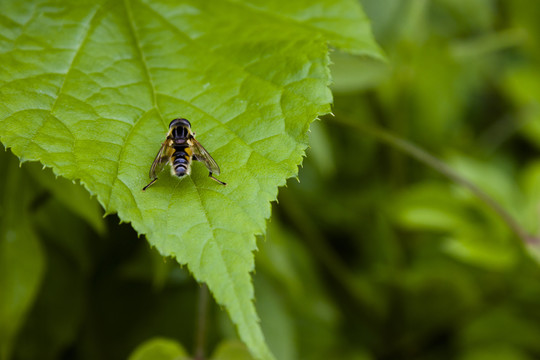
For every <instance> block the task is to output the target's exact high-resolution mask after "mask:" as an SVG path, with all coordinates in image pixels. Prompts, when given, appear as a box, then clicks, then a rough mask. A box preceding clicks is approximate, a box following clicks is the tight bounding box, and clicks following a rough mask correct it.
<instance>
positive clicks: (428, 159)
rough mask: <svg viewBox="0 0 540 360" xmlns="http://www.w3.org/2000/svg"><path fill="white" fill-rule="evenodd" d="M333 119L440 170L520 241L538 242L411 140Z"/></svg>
mask: <svg viewBox="0 0 540 360" xmlns="http://www.w3.org/2000/svg"><path fill="white" fill-rule="evenodd" d="M333 120H334V121H335V122H337V123H340V124H343V125H346V126H349V127H352V128H355V129H357V130H359V131H362V132H364V133H366V134H368V135H371V136H373V137H375V138H377V139H378V140H380V141H382V142H384V143H386V144H388V145H390V146H392V147H394V148H396V149H398V150H401V151H403V152H404V153H406V154H408V155H409V156H411V157H413V158H415V159H416V160H418V161H420V162H422V163H424V164H426V165H428V166H430V167H431V168H433V169H434V170H436V171H438V172H440V173H441V174H443V175H444V176H446V177H448V178H449V179H450V180H452V181H454V182H455V183H456V184H459V185H461V186H463V187H465V188H467V189H469V191H471V192H472V193H473V194H474V195H475V196H476V197H478V198H479V199H480V200H482V201H483V202H484V203H485V204H486V205H487V206H488V207H490V208H491V209H492V210H493V211H495V212H496V213H497V215H499V216H500V217H501V219H502V220H503V221H504V222H505V223H506V224H507V225H508V227H509V228H510V229H511V230H512V231H513V232H514V233H515V234H516V235H517V237H518V238H519V239H521V241H522V242H523V243H524V244H526V245H529V244H539V243H540V239H539V238H538V237H535V236H533V235H531V234H529V233H528V232H527V231H525V229H523V228H522V227H521V225H520V224H519V223H518V222H517V221H516V220H515V219H514V218H513V217H512V215H510V214H509V213H508V212H507V211H506V210H505V209H504V208H503V207H502V206H501V205H500V204H499V203H498V202H497V201H495V199H493V198H492V197H491V196H489V195H488V194H487V193H485V192H484V191H483V190H482V189H480V188H479V187H478V186H476V185H475V184H473V183H472V182H470V181H469V180H467V179H465V178H464V177H462V176H461V175H459V174H458V173H457V172H455V171H454V170H453V169H452V168H451V167H450V166H448V165H447V164H445V163H444V162H443V161H442V160H440V159H438V158H437V157H435V156H433V155H431V154H430V153H428V152H427V151H425V150H423V149H421V148H419V147H418V146H416V145H414V144H412V143H411V142H409V141H407V140H405V139H402V138H399V137H397V136H396V135H393V134H391V133H390V132H388V131H386V130H384V129H381V128H378V127H375V126H372V125H368V124H363V123H360V122H354V121H350V120H346V119H345V118H344V117H342V116H336V117H334V118H333Z"/></svg>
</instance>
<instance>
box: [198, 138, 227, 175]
mask: <svg viewBox="0 0 540 360" xmlns="http://www.w3.org/2000/svg"><path fill="white" fill-rule="evenodd" d="M191 142H192V150H193V155H194V158H195V160H197V161H201V162H203V163H204V165H206V167H207V168H208V170H209V171H210V173H214V174H216V175H219V173H220V170H219V166H218V164H217V163H216V161H215V160H214V159H213V158H212V156H210V154H209V153H208V151H206V149H205V148H204V147H203V146H202V145H201V143H200V142H198V141H197V140H195V138H191Z"/></svg>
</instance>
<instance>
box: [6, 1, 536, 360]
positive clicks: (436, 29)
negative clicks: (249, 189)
mask: <svg viewBox="0 0 540 360" xmlns="http://www.w3.org/2000/svg"><path fill="white" fill-rule="evenodd" d="M362 3H363V6H364V8H365V9H366V12H367V13H368V16H369V17H370V19H371V21H372V25H373V28H374V31H375V35H376V37H377V39H378V41H379V42H380V44H381V45H382V47H383V48H384V49H385V51H386V52H387V55H388V62H387V63H386V64H382V63H379V62H374V61H371V60H366V59H363V58H358V57H351V56H348V55H344V54H341V53H339V52H334V53H333V54H332V60H333V62H334V65H333V68H332V73H333V76H334V85H333V91H334V113H335V117H331V116H329V117H327V118H325V119H323V121H321V122H317V123H315V124H314V125H313V127H312V131H311V142H310V144H311V149H310V150H309V153H308V157H307V158H306V159H305V161H304V166H303V168H302V169H301V171H300V176H299V181H296V180H292V181H290V182H289V184H288V186H287V188H284V189H282V191H281V192H280V196H279V201H278V203H277V204H275V206H274V209H273V216H272V219H271V221H270V222H269V224H268V231H267V236H266V237H265V239H259V240H260V241H259V242H258V244H259V252H258V253H257V267H256V268H257V271H256V274H255V277H254V281H255V289H256V305H257V309H258V312H259V314H260V316H261V320H262V327H263V330H264V333H265V336H266V339H267V342H268V344H269V346H270V348H271V349H272V351H273V352H274V354H275V355H276V357H277V358H278V359H280V360H292V359H321V360H322V359H324V360H326V359H351V360H360V359H466V360H482V359H536V358H539V357H540V342H539V341H538V339H540V310H538V309H540V285H539V284H540V269H539V267H538V263H537V259H538V257H539V254H540V250H538V247H539V246H540V244H538V243H535V242H531V243H529V244H524V243H523V242H522V241H521V240H520V239H519V238H518V237H517V235H516V234H515V233H514V232H513V231H512V230H511V229H510V228H509V227H508V225H507V224H506V223H505V222H504V221H503V220H502V219H501V218H500V216H499V215H498V214H497V213H496V212H495V211H494V210H493V209H492V208H490V207H489V206H487V205H486V204H485V203H483V202H482V201H480V200H479V199H478V198H477V197H476V196H474V195H473V194H472V193H470V192H469V191H468V190H466V189H464V188H462V187H461V186H459V185H457V184H455V183H453V182H452V181H450V180H448V179H446V178H445V177H443V176H442V175H441V174H439V173H437V172H436V171H435V170H433V169H431V168H429V167H426V166H425V165H424V164H421V163H419V162H417V161H415V160H413V159H411V158H410V157H409V156H408V154H406V153H403V152H401V151H398V150H396V149H394V148H391V147H388V146H387V145H385V144H382V143H381V142H380V141H379V139H377V138H376V137H373V136H371V135H370V134H368V133H364V132H361V131H359V130H358V129H356V128H352V127H348V126H347V125H345V124H344V123H343V122H342V121H340V120H341V119H347V121H353V122H359V123H362V124H365V125H366V126H377V127H384V128H386V129H388V130H389V131H391V132H392V133H394V134H397V135H399V136H400V137H402V138H405V139H408V140H409V141H411V142H413V143H414V144H416V145H417V146H419V147H421V148H424V149H426V150H428V151H429V152H431V153H432V154H435V155H436V156H438V157H439V158H441V159H443V160H444V161H445V162H446V163H448V164H449V165H450V166H451V167H452V168H453V169H454V170H455V171H456V172H457V173H459V174H461V176H463V177H464V178H466V179H468V180H469V181H471V182H473V183H475V184H477V185H478V186H479V187H480V188H481V189H483V190H484V191H485V192H486V193H487V194H489V195H490V196H491V197H492V198H493V199H494V200H495V201H497V202H498V203H499V204H500V205H501V206H502V207H503V208H504V209H505V210H506V211H507V212H508V213H509V214H510V215H511V216H512V217H513V218H514V219H515V221H516V222H517V223H518V224H519V226H521V227H522V228H523V229H524V230H525V231H526V232H528V233H529V234H531V235H538V234H539V231H540V226H539V222H540V221H539V220H540V161H538V155H539V149H540V48H539V47H538V46H537V44H539V43H540V25H539V24H540V23H539V22H538V19H539V18H540V3H536V2H533V1H530V0H528V1H527V0H506V1H495V0H432V1H427V0H418V1H401V0H386V1H378V0H363V1H362ZM0 166H1V167H2V169H4V170H3V173H4V174H5V175H4V176H3V177H0V189H2V193H1V202H0V204H1V206H0V214H1V216H2V221H3V222H2V224H3V226H2V236H3V237H4V238H5V239H7V238H8V237H9V236H22V237H24V238H25V239H26V240H27V241H26V243H27V248H26V249H22V250H19V251H23V252H24V254H20V255H18V258H20V261H21V262H24V263H26V264H28V266H25V267H23V269H24V271H23V272H22V273H21V274H20V278H19V279H20V280H18V281H19V282H20V284H21V286H22V288H23V291H22V292H20V293H19V294H18V300H17V301H15V302H14V301H11V302H10V301H9V299H5V298H2V297H0V298H2V303H0V314H2V315H3V316H5V314H10V315H11V316H13V318H12V319H11V320H10V322H9V324H8V322H5V323H3V324H0V325H1V326H0V341H4V342H5V343H9V341H7V340H6V339H5V338H3V336H4V335H5V334H9V333H13V331H12V329H11V330H10V329H6V325H9V326H15V327H17V328H20V330H19V331H18V336H17V340H16V342H15V345H14V346H13V348H12V349H6V348H2V349H1V351H0V356H4V358H6V356H7V354H8V353H11V354H12V358H13V359H36V358H39V359H59V358H66V359H97V358H99V359H118V358H127V357H128V356H129V354H132V355H131V356H132V357H131V358H132V359H139V358H141V359H142V358H147V357H144V356H153V355H152V354H154V352H155V353H163V354H164V355H163V357H162V358H164V359H166V358H170V357H171V356H183V354H185V350H184V348H185V349H190V348H191V344H193V342H194V336H195V335H194V332H195V309H196V298H197V291H198V285H197V284H196V283H195V282H194V281H193V280H192V279H191V278H190V276H189V274H187V273H186V272H185V271H184V270H182V269H179V268H177V267H176V266H174V264H173V263H172V262H171V261H164V260H163V259H161V257H159V255H157V254H156V253H155V252H154V251H152V250H151V249H149V248H148V246H147V245H146V243H145V242H144V241H143V239H137V237H136V235H135V233H134V232H133V230H131V228H130V227H129V226H128V225H126V224H122V225H118V224H117V222H118V220H117V218H115V217H107V218H105V219H102V218H101V214H100V212H99V209H98V208H97V205H96V203H95V201H93V200H91V199H89V198H88V196H84V192H82V191H83V190H81V188H80V187H78V185H74V184H70V183H66V184H61V185H58V183H57V182H55V181H54V175H53V174H52V173H49V172H47V171H40V170H39V168H36V165H35V164H25V165H23V166H22V168H21V169H16V167H17V162H16V160H14V157H13V156H11V155H10V154H7V153H5V154H4V153H2V154H0ZM56 181H61V180H59V179H58V180H56ZM60 189H61V190H60ZM15 195H16V196H15ZM6 209H11V210H12V211H13V214H12V215H10V216H12V217H13V218H11V220H8V218H7V216H8V214H10V213H11V212H12V211H6ZM8 222H9V224H10V226H11V227H10V228H8V227H6V225H5V224H6V223H8ZM2 244H4V245H2V246H3V247H2V248H1V253H0V257H1V256H4V255H5V254H8V251H9V249H7V248H6V247H7V246H8V245H5V244H9V242H6V241H3V242H2ZM0 266H7V267H9V264H6V263H5V262H3V261H0ZM5 271H7V270H5V269H4V268H2V269H0V286H2V287H6V286H13V285H9V284H6V283H5V282H3V281H4V279H3V278H2V277H1V275H2V273H4V272H5ZM209 315H210V322H209V329H208V352H209V353H210V354H213V355H212V356H211V357H210V358H213V359H229V358H230V359H232V358H237V359H239V358H246V359H248V358H249V355H247V353H246V352H245V349H244V348H243V347H242V346H241V345H239V344H237V343H234V342H230V341H225V342H223V341H224V340H226V339H231V338H234V337H235V330H234V328H233V326H232V325H231V323H230V321H229V320H228V317H227V316H226V314H224V312H223V311H222V310H221V309H220V308H219V307H216V306H214V307H212V309H211V311H210V314H209ZM10 331H11V332H10ZM157 337H159V338H163V337H166V338H169V339H174V340H164V339H161V340H160V339H155V340H149V339H152V338H157ZM8 340H9V339H8ZM146 341H148V342H146ZM174 341H178V342H179V343H181V344H182V345H183V346H182V347H180V346H179V345H178V344H176V343H175V342H174ZM136 349H137V350H136ZM187 352H189V351H187ZM175 354H176V355H175ZM178 354H180V355H178ZM231 354H236V355H231ZM156 356H157V355H156Z"/></svg>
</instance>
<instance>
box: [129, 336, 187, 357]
mask: <svg viewBox="0 0 540 360" xmlns="http://www.w3.org/2000/svg"><path fill="white" fill-rule="evenodd" d="M188 358H189V357H188V354H187V352H186V350H184V347H183V346H182V345H181V344H179V343H178V342H176V341H175V340H170V339H164V338H154V339H150V340H147V341H145V342H144V343H142V344H141V345H139V346H138V347H137V349H135V351H134V352H133V353H132V354H131V355H130V356H129V360H181V359H188Z"/></svg>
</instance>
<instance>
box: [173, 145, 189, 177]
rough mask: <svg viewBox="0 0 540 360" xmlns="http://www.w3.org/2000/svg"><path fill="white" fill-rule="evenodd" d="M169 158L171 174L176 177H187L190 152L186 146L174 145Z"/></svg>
mask: <svg viewBox="0 0 540 360" xmlns="http://www.w3.org/2000/svg"><path fill="white" fill-rule="evenodd" d="M173 147H174V153H173V154H172V156H171V170H172V174H173V175H176V176H178V177H183V176H185V175H189V173H190V169H191V157H192V155H193V154H192V152H191V149H190V148H189V146H188V145H175V146H173Z"/></svg>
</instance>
